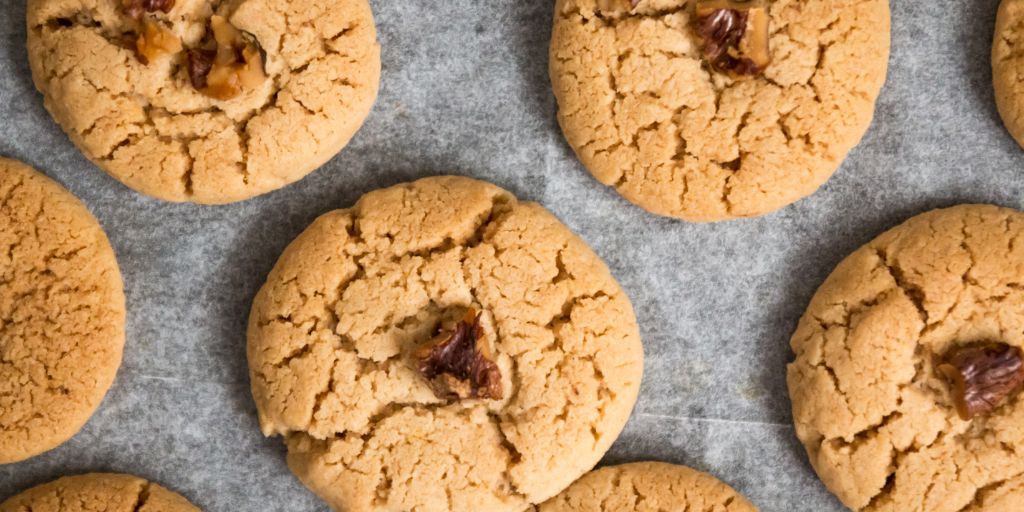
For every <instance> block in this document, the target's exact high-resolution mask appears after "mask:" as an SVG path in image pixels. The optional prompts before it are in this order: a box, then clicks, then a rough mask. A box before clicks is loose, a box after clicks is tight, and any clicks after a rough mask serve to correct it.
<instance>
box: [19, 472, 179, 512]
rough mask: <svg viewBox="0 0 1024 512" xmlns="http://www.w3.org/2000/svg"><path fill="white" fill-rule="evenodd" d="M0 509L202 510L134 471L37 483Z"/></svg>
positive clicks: (97, 511)
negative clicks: (140, 476) (136, 475)
mask: <svg viewBox="0 0 1024 512" xmlns="http://www.w3.org/2000/svg"><path fill="white" fill-rule="evenodd" d="M0 512H199V509H198V508H196V507H195V506H194V505H192V504H191V503H189V502H188V500H186V499H185V498H183V497H181V496H179V495H178V494H176V493H174V492H172V491H169V490H167V489H165V488H163V487H161V486H159V485H157V484H154V483H150V482H147V481H145V480H143V479H141V478H138V477H134V476H130V475H118V474H108V473H90V474H86V475H78V476H68V477H64V478H61V479H58V480H54V481H53V482H50V483H47V484H43V485H40V486H36V487H33V488H31V489H29V490H27V491H25V492H23V493H21V494H19V495H17V496H14V497H13V498H11V499H9V500H7V501H5V502H3V503H0Z"/></svg>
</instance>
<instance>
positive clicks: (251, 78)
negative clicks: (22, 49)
mask: <svg viewBox="0 0 1024 512" xmlns="http://www.w3.org/2000/svg"><path fill="white" fill-rule="evenodd" d="M376 38H377V36H376V27H375V26H374V22H373V15H372V13H371V11H370V6H369V3H368V2H367V0H282V1H270V0H240V1H230V2H229V1H226V0H29V1H28V52H29V62H30V63H31V65H32V75H33V78H34V80H35V84H36V87H37V88H38V89H39V90H40V91H41V92H42V93H43V95H44V99H45V104H46V108H47V110H49V111H50V113H51V114H52V115H53V117H54V119H56V120H57V122H58V123H59V124H60V125H61V127H63V128H64V131H65V132H67V134H68V135H69V136H70V137H71V140H72V141H73V142H74V143H75V144H76V145H77V146H78V147H79V149H81V150H82V152H83V153H84V154H85V156H86V157H88V158H89V159H90V160H92V161H93V162H95V163H96V164H97V165H98V166H99V167H101V168H102V169H104V170H105V171H106V172H107V173H109V174H110V175H111V176H113V177H114V178H116V179H118V180H120V181H121V182H123V183H124V184H125V185H127V186H129V187H131V188H133V189H135V190H137V191H139V192H142V193H144V194H148V195H150V196H153V197H157V198H160V199H163V200H167V201H191V202H196V203H205V204H216V203H228V202H233V201H239V200H243V199H247V198H250V197H253V196H256V195H259V194H263V193H265V192H269V191H272V190H275V189H277V188H280V187H283V186H285V185H287V184H289V183H292V182H294V181H297V180H299V179H301V178H302V177H304V176H306V175H307V174H309V173H310V172H312V171H313V170H315V169H316V168H318V167H320V166H321V165H323V164H324V163H325V162H327V160H329V159H330V158H331V157H333V156H334V155H335V154H337V153H338V152H339V151H340V150H341V149H342V148H343V147H344V146H345V145H346V144H347V143H348V141H349V140H350V139H351V138H352V136H353V135H354V134H355V133H356V130H358V129H359V127H360V126H361V125H362V123H363V121H364V120H365V118H366V116H367V115H368V114H369V112H370V109H371V107H372V106H373V102H374V100H375V99H376V96H377V89H378V85H379V80H380V47H379V45H378V44H377V39H376Z"/></svg>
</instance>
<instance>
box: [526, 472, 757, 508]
mask: <svg viewBox="0 0 1024 512" xmlns="http://www.w3.org/2000/svg"><path fill="white" fill-rule="evenodd" d="M627 510H632V511H635V512H660V511H663V510H683V511H685V510H702V511H708V512H756V511H757V508H756V507H754V506H753V505H751V504H750V502H748V501H747V500H746V498H744V497H743V496H740V495H739V493H737V492H736V491H734V490H733V489H732V488H731V487H729V486H728V485H726V484H724V483H722V482H721V481H719V480H718V479H716V478H715V477H713V476H711V475H708V474H706V473H701V472H700V471H696V470H693V469H690V468H688V467H686V466H677V465H675V464H665V463H663V462H635V463H632V464H622V465H620V466H608V467H604V468H601V469H598V470H595V471H592V472H590V473H588V474H586V475H584V476H583V478H580V479H579V480H577V481H576V483H574V484H572V485H571V486H570V487H569V488H568V489H566V490H565V491H563V492H562V494H559V495H558V496H556V497H555V498H552V499H551V500H549V501H547V502H546V503H544V504H542V505H541V506H540V507H538V512H619V511H627Z"/></svg>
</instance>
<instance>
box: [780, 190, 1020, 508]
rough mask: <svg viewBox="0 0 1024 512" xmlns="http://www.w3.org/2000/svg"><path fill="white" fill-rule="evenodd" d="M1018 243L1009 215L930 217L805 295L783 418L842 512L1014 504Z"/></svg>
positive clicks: (973, 212) (971, 208) (980, 212)
mask: <svg viewBox="0 0 1024 512" xmlns="http://www.w3.org/2000/svg"><path fill="white" fill-rule="evenodd" d="M1022 242H1024V214H1022V213H1021V212H1018V211H1016V210H1010V209H1006V208H999V207H996V206H989V205H963V206H957V207H954V208H948V209H943V210H935V211H931V212H928V213H925V214H922V215H918V216H916V217H914V218H912V219H910V220H908V221H907V222H905V223H903V224H902V225H900V226H898V227H896V228H893V229H892V230H890V231H888V232H886V233H884V234H882V235H881V236H879V237H878V238H876V239H875V240H873V241H871V242H870V243H868V244H867V245H865V246H864V247H862V248H860V249H858V250H857V251H856V252H854V253H853V254H852V255H850V256H849V257H848V258H846V259H845V260H844V261H843V262H842V263H840V264H839V266H838V267H837V268H836V269H835V271H834V272H833V273H832V275H831V276H829V278H828V279H827V280H826V281H825V283H824V284H822V286H821V288H820V289H819V290H818V292H817V293H816V294H815V296H814V298H813V299H812V300H811V304H810V306H808V308H807V312H806V313H805V314H804V315H803V317H802V318H801V319H800V323H799V325H798V327H797V329H796V332H795V333H794V334H793V339H792V342H791V344H792V347H793V351H794V352H796V360H795V361H794V362H793V363H792V364H790V365H789V369H788V383H789V393H790V397H791V398H792V401H793V420H794V422H795V424H796V433H797V436H798V437H799V438H800V441H801V442H802V443H803V444H804V446H805V447H806V449H807V453H808V455H809V457H810V460H811V464H812V465H813V466H814V468H815V470H816V471H817V472H818V475H819V476H820V477H821V479H822V480H823V481H824V482H825V484H826V485H827V486H828V488H829V489H830V490H831V491H832V492H833V493H834V494H836V496H838V497H839V499H840V500H841V501H842V502H843V503H844V504H845V505H846V506H848V507H849V508H851V509H853V510H865V511H875V510H928V511H930V512H943V511H950V512H952V511H961V510H965V511H975V510H977V511H981V510H1014V509H1016V508H1017V507H1016V506H1015V507H1008V505H1007V504H1009V503H1017V504H1019V503H1020V502H1021V500H1024V455H1022V453H1024V429H1022V428H1021V425H1022V424H1024V400H1022V399H1021V396H1020V387H1021V381H1022V379H1024V375H1022V374H1021V347H1024V243H1022ZM1000 503H1001V504H1003V505H1002V506H1000V505H999V504H1000Z"/></svg>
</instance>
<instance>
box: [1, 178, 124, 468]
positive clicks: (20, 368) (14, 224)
mask: <svg viewBox="0 0 1024 512" xmlns="http://www.w3.org/2000/svg"><path fill="white" fill-rule="evenodd" d="M124 330H125V299H124V288H123V285H122V283H121V273H120V271H119V270H118V267H117V260H116V259H115V257H114V251H113V249H112V248H111V247H110V242H109V241H108V240H107V237H106V235H105V234H104V233H103V229H102V228H101V227H100V225H99V223H97V222H96V219H95V218H94V217H93V216H92V215H91V214H90V213H89V211H88V210H87V209H86V208H85V206H84V205H83V204H82V203H81V202H80V201H78V199H76V198H75V197H74V196H72V195H71V194H70V193H68V191H67V190H64V188H62V187H61V186H60V185H58V184H57V183H56V182H54V181H52V180H50V179H49V178H47V177H45V176H43V175H42V174H39V173H37V172H35V171H34V170H32V169H30V168H28V167H26V166H25V165H23V164H21V163H19V162H15V161H13V160H7V159H2V158H0V463H10V462H17V461H20V460H24V459H27V458H29V457H32V456H34V455H38V454H40V453H42V452H45V451H47V450H49V449H51V448H54V447H56V446H57V445H59V444H61V443H63V442H64V441H67V440H68V439H70V438H71V436H73V435H75V433H77V432H78V431H79V430H80V429H81V428H82V426H83V425H85V422H86V421H87V420H88V419H89V417H90V416H91V415H92V413H93V411H95V410H96V408H97V407H98V406H99V404H100V402H101V401H102V400H103V396H104V395H105V394H106V392H107V389H109V388H110V385H111V383H112V382H113V381H114V375H115V373H117V368H118V367H119V366H120V365H121V352H122V350H123V348H124Z"/></svg>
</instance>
